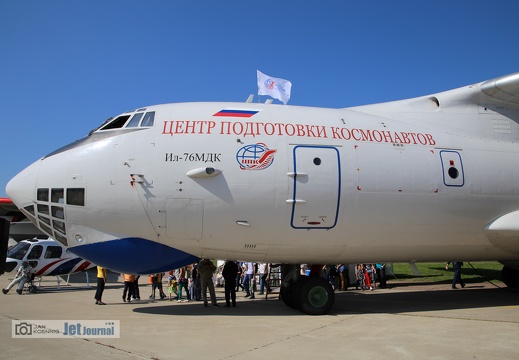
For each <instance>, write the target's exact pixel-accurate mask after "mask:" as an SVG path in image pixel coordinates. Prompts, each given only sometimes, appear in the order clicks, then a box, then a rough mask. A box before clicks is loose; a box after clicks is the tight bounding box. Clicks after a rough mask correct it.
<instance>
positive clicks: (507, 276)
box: [501, 266, 519, 288]
mask: <svg viewBox="0 0 519 360" xmlns="http://www.w3.org/2000/svg"><path fill="white" fill-rule="evenodd" d="M501 277H502V279H503V282H504V283H505V285H506V286H508V287H509V288H519V271H517V270H515V269H512V268H511V267H509V266H503V269H502V270H501Z"/></svg>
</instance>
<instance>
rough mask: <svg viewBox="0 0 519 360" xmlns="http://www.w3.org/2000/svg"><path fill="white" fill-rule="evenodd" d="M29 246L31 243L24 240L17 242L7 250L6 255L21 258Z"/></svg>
mask: <svg viewBox="0 0 519 360" xmlns="http://www.w3.org/2000/svg"><path fill="white" fill-rule="evenodd" d="M30 247H31V245H30V244H27V243H26V242H19V243H18V244H16V245H15V246H13V247H12V248H10V249H9V250H7V257H9V258H12V259H16V260H22V259H23V257H24V256H25V254H26V253H27V250H29V248H30Z"/></svg>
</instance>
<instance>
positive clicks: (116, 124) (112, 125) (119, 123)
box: [101, 115, 130, 130]
mask: <svg viewBox="0 0 519 360" xmlns="http://www.w3.org/2000/svg"><path fill="white" fill-rule="evenodd" d="M129 118H130V115H122V116H118V117H117V118H115V120H113V121H111V122H109V123H108V124H106V125H105V126H103V127H102V128H101V130H109V129H120V128H122V127H123V126H124V124H125V123H126V121H127V120H128V119H129Z"/></svg>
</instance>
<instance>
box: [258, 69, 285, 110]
mask: <svg viewBox="0 0 519 360" xmlns="http://www.w3.org/2000/svg"><path fill="white" fill-rule="evenodd" d="M256 71H257V72H258V95H269V96H272V97H273V98H274V99H278V100H279V101H281V102H282V103H283V104H285V105H286V104H287V102H288V99H290V90H291V89H292V83H291V82H290V81H288V80H285V79H280V78H275V77H272V76H268V75H265V74H263V73H262V72H261V71H259V70H256Z"/></svg>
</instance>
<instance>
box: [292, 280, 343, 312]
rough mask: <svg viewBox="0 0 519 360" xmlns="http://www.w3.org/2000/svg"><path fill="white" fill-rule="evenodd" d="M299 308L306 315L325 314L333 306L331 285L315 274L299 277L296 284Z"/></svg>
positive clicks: (333, 294)
mask: <svg viewBox="0 0 519 360" xmlns="http://www.w3.org/2000/svg"><path fill="white" fill-rule="evenodd" d="M297 293H298V294H297V295H298V299H299V301H298V303H299V309H300V310H301V311H302V312H304V313H305V314H308V315H325V314H327V313H328V312H329V311H330V309H331V308H332V306H333V303H334V301H335V293H334V292H333V288H332V286H331V285H330V284H329V283H328V282H327V281H326V280H325V279H323V278H320V277H317V276H309V277H301V282H300V283H299V284H298V286H297Z"/></svg>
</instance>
